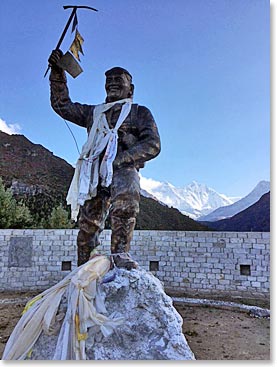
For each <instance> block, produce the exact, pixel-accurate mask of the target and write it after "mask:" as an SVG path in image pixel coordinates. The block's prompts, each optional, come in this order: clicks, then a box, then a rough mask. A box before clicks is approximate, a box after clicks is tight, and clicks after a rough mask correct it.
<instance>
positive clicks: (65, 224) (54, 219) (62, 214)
mask: <svg viewBox="0 0 277 367" xmlns="http://www.w3.org/2000/svg"><path fill="white" fill-rule="evenodd" d="M73 226H74V224H73V223H72V222H71V220H70V219H69V214H68V212H67V211H66V210H65V209H64V208H63V207H62V205H61V204H60V205H59V206H58V207H57V208H54V209H53V210H52V212H51V215H50V218H49V220H48V228H54V229H55V228H73Z"/></svg>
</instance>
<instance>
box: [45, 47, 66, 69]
mask: <svg viewBox="0 0 277 367" xmlns="http://www.w3.org/2000/svg"><path fill="white" fill-rule="evenodd" d="M62 56H63V52H62V50H53V51H52V52H51V55H50V56H49V59H48V62H49V65H50V66H51V67H53V66H54V67H55V66H56V67H57V62H58V61H59V60H60V58H61V57H62Z"/></svg>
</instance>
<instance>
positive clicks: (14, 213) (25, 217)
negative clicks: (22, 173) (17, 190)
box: [0, 177, 33, 228]
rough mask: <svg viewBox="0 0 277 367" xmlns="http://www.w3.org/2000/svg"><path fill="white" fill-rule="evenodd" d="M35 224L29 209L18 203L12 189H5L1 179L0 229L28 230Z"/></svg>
mask: <svg viewBox="0 0 277 367" xmlns="http://www.w3.org/2000/svg"><path fill="white" fill-rule="evenodd" d="M32 224H33V218H32V216H31V213H30V211H29V209H28V208H27V207H26V206H25V205H24V204H21V203H17V202H16V200H15V199H14V198H13V196H12V192H11V190H10V189H5V186H4V184H3V180H2V178H1V177H0V228H26V227H30V226H31V225H32Z"/></svg>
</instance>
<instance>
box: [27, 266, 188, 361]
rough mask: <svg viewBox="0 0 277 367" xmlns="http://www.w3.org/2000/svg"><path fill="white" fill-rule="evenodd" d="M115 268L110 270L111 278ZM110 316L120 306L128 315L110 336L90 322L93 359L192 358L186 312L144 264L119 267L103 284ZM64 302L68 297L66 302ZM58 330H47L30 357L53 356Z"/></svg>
mask: <svg viewBox="0 0 277 367" xmlns="http://www.w3.org/2000/svg"><path fill="white" fill-rule="evenodd" d="M111 274H112V273H111V272H109V273H108V274H107V275H106V277H105V278H106V279H107V278H108V277H109V276H110V275H111ZM101 293H102V295H103V297H104V302H105V306H106V309H107V316H109V315H111V314H112V313H114V312H116V313H117V316H123V317H124V318H125V321H124V323H123V324H122V325H120V326H118V327H117V329H116V330H115V332H114V333H113V334H112V335H110V336H109V337H106V338H105V337H104V336H103V335H102V333H101V331H100V330H99V328H98V327H91V328H90V329H89V332H88V335H89V337H88V339H87V340H86V355H87V359H89V360H192V359H195V357H194V354H193V353H192V351H191V349H190V347H189V346H188V344H187V341H186V339H185V337H184V335H183V333H182V322H183V320H182V318H181V316H180V315H179V314H178V313H177V311H176V310H175V308H174V307H173V305H172V299H171V298H170V297H168V296H167V295H166V294H165V292H164V290H163V287H162V285H161V282H160V281H159V280H158V279H157V278H155V277H154V276H153V275H152V274H151V273H149V272H146V271H145V270H142V269H139V270H132V271H127V270H123V269H117V270H116V277H115V279H114V280H112V281H111V282H109V283H105V284H102V285H101ZM64 304H65V303H64V302H63V305H64ZM56 342H57V336H55V335H52V336H47V335H44V334H42V335H41V336H40V338H39V339H38V341H37V343H36V344H35V346H34V347H33V352H32V356H31V359H36V360H51V359H52V358H53V355H54V351H55V347H56Z"/></svg>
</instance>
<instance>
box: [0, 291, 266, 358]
mask: <svg viewBox="0 0 277 367" xmlns="http://www.w3.org/2000/svg"><path fill="white" fill-rule="evenodd" d="M35 295H36V294H35V293H25V294H14V293H13V294H4V293H0V357H1V356H2V354H3V351H4V348H5V344H6V342H7V340H8V338H9V336H10V334H11V332H12V330H13V328H14V327H15V325H16V323H17V322H18V320H19V318H20V316H21V312H22V310H23V308H24V306H25V304H26V302H27V301H28V300H29V299H31V298H32V297H34V296H35ZM175 307H176V309H177V311H178V312H179V313H180V314H181V316H182V317H183V321H184V323H183V333H184V335H185V337H186V339H187V341H188V344H189V345H190V347H191V349H192V351H193V352H194V354H195V357H196V359H198V360H269V359H270V320H269V319H265V318H253V317H250V316H249V315H248V314H247V313H243V312H238V311H229V310H221V309H216V308H211V307H199V306H183V305H180V304H178V305H175Z"/></svg>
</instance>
